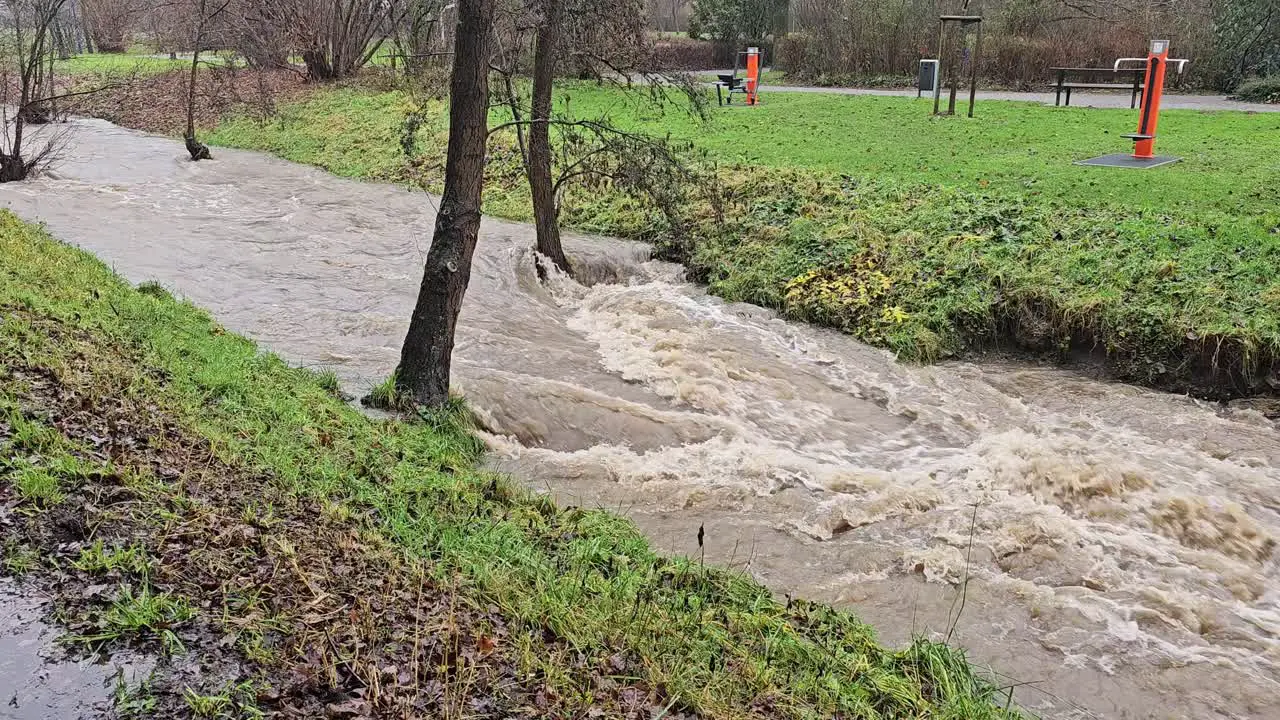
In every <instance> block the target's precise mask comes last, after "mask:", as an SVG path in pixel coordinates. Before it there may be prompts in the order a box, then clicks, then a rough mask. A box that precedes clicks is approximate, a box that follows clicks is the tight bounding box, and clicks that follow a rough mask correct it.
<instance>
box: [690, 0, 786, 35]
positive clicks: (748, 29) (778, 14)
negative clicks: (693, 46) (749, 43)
mask: <svg viewBox="0 0 1280 720" xmlns="http://www.w3.org/2000/svg"><path fill="white" fill-rule="evenodd" d="M789 4H790V3H789V0H693V14H692V15H691V16H690V17H689V36H690V37H705V38H709V39H712V40H718V41H720V42H724V43H731V44H737V43H739V42H742V41H744V40H763V39H765V38H766V37H769V36H771V35H773V34H775V33H776V32H778V30H780V29H781V28H783V27H785V25H786V19H787V8H788V6H789Z"/></svg>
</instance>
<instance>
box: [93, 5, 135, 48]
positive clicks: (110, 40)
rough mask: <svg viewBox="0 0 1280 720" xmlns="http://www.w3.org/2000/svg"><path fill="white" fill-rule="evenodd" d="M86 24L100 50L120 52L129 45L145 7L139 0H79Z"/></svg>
mask: <svg viewBox="0 0 1280 720" xmlns="http://www.w3.org/2000/svg"><path fill="white" fill-rule="evenodd" d="M79 2H80V8H81V12H82V13H83V18H84V24H85V28H86V29H87V30H88V31H89V35H90V36H91V37H92V38H93V44H94V46H95V47H96V48H97V51H98V52H101V53H122V52H124V51H125V50H127V49H128V47H129V36H130V34H131V33H132V31H133V30H134V26H135V23H136V22H137V21H138V18H139V17H140V14H141V13H142V11H143V9H144V7H143V3H142V2H141V1H140V0H79Z"/></svg>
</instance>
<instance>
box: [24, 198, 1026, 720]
mask: <svg viewBox="0 0 1280 720" xmlns="http://www.w3.org/2000/svg"><path fill="white" fill-rule="evenodd" d="M336 389H337V388H336V380H335V379H334V377H333V376H332V375H322V374H317V373H314V372H312V371H309V370H304V369H297V368H292V367H289V366H288V365H286V364H285V363H284V362H283V361H281V360H280V359H279V358H278V357H276V356H274V355H271V354H270V353H267V352H264V351H263V350H262V349H261V348H259V347H257V346H256V345H254V343H252V342H250V341H248V340H246V339H244V338H242V337H238V336H236V335H233V334H231V333H228V332H227V331H225V330H224V329H223V328H221V327H220V326H218V325H217V324H216V323H215V322H214V321H213V320H212V319H211V318H210V317H209V316H208V315H207V314H206V313H205V312H203V311H202V310H200V309H198V308H196V307H193V306H191V305H190V304H187V303H183V302H179V301H176V300H175V299H173V298H172V297H171V296H170V295H169V294H168V293H167V292H166V291H165V290H164V289H163V288H160V287H158V286H156V285H154V284H144V285H143V286H141V287H139V288H137V289H134V288H132V287H130V286H129V285H128V284H127V283H125V282H124V281H122V280H121V279H120V278H118V277H117V276H115V275H114V274H113V273H112V272H111V270H110V269H108V268H107V267H106V266H105V265H103V264H102V263H100V262H98V261H97V260H95V259H94V258H93V257H91V256H90V255H88V254H87V253H84V252H82V251H80V250H77V249H74V248H71V247H68V246H66V245H63V244H60V243H58V242H56V241H54V240H53V239H51V238H49V237H48V236H47V235H45V234H44V232H43V231H41V230H39V229H38V228H35V227H33V226H31V225H27V224H25V223H23V222H21V221H20V220H18V219H17V218H16V217H15V216H13V215H12V214H11V213H9V212H7V211H0V515H3V516H4V517H5V518H7V519H11V521H9V520H7V521H6V522H5V523H3V524H0V560H2V561H3V562H0V575H9V574H14V573H18V572H21V573H23V574H26V575H28V576H29V577H30V578H32V579H33V581H36V582H40V581H41V579H42V578H46V579H47V578H49V577H50V576H51V575H52V576H54V577H55V578H56V585H55V586H54V587H55V588H56V590H55V591H54V600H55V602H56V603H57V607H58V618H59V619H60V621H62V622H65V623H68V624H69V626H70V627H71V628H72V629H74V630H75V631H76V634H77V635H78V639H76V638H72V639H71V640H70V641H71V642H90V643H94V644H104V643H105V644H107V645H108V646H110V647H118V646H123V645H126V644H127V645H131V646H134V647H138V646H142V647H144V648H147V649H150V650H154V651H157V652H162V651H163V652H175V651H182V650H183V649H184V645H185V651H186V652H187V653H188V654H190V655H193V656H194V657H195V659H196V661H197V662H199V663H201V664H202V665H203V664H204V663H206V662H208V663H214V664H215V668H216V667H219V665H217V663H222V664H221V665H220V667H223V668H226V667H230V668H231V672H232V673H233V674H232V675H231V676H230V677H222V676H221V675H219V673H218V672H216V671H215V672H214V673H213V675H214V677H208V678H202V677H199V676H194V675H191V674H188V672H187V670H186V669H185V668H186V667H187V664H186V663H185V662H184V663H182V664H180V665H179V666H177V667H178V668H179V669H178V670H177V671H175V673H174V675H173V676H170V675H166V673H167V672H169V670H170V668H169V667H168V666H167V665H166V664H164V663H162V664H161V665H160V670H159V671H158V672H159V674H160V675H159V680H158V681H157V684H158V687H159V689H160V690H161V691H162V693H161V694H162V695H163V697H161V698H160V699H159V702H160V703H161V705H162V707H165V705H164V703H166V702H179V703H180V702H181V701H182V698H183V697H186V701H187V702H188V703H191V702H194V701H195V700H196V699H197V698H196V696H195V695H192V694H191V691H192V690H194V691H198V695H199V696H204V697H214V698H215V700H209V702H211V703H212V702H215V701H216V702H220V703H226V704H230V703H231V702H232V701H231V700H216V697H219V696H218V695H217V693H223V694H226V693H230V692H231V688H232V686H231V685H230V683H235V688H236V689H235V693H234V694H235V695H236V696H237V697H239V698H240V699H238V700H236V701H235V702H238V703H252V702H254V698H255V697H256V698H258V701H259V702H266V703H273V702H274V703H276V705H274V706H270V705H269V706H268V707H266V708H263V709H265V710H273V709H274V710H279V709H281V707H280V705H281V704H284V705H292V704H294V703H295V702H297V703H300V704H301V706H303V707H307V705H306V703H307V702H313V704H314V701H316V700H318V701H319V706H318V707H313V709H314V712H311V713H308V716H312V717H318V716H321V715H332V714H333V713H325V712H324V710H323V707H324V703H338V702H340V701H341V700H343V699H344V698H352V697H359V698H360V699H361V700H362V701H363V702H367V703H369V704H370V711H369V712H367V713H361V714H362V715H365V716H378V717H402V716H406V715H411V716H417V717H516V716H519V717H534V716H536V717H587V716H589V715H588V711H589V710H591V709H593V708H594V710H595V711H602V712H603V713H604V715H603V716H604V717H623V716H632V715H634V714H635V713H636V712H638V711H643V713H644V715H645V716H646V717H648V716H650V715H653V716H658V715H667V714H670V715H673V716H674V715H678V714H682V713H697V714H698V715H700V716H704V717H711V718H757V717H758V718H830V717H835V716H841V717H850V718H853V717H857V718H908V717H909V718H926V717H928V718H939V719H951V720H970V719H980V718H996V717H1006V716H1008V717H1016V714H1011V715H1006V713H1004V712H1002V711H1001V710H1000V709H999V708H998V703H1000V702H1001V701H1002V700H1004V696H1003V695H1001V694H999V693H998V692H997V691H996V690H995V688H994V686H992V685H989V684H987V683H986V682H985V681H984V680H982V679H980V678H979V677H978V676H977V675H975V674H974V672H973V671H972V670H971V668H970V667H969V666H968V665H967V664H966V663H965V661H964V659H963V656H961V655H960V654H959V653H956V652H954V651H952V650H950V649H948V648H946V647H944V646H941V645H937V644H934V643H930V642H926V641H924V640H919V641H916V642H914V643H913V644H912V645H911V646H910V647H908V648H906V649H904V650H901V651H891V650H887V649H884V648H882V647H881V646H879V645H877V644H876V642H875V639H874V635H873V632H872V630H871V629H870V628H868V627H867V626H865V625H863V624H861V623H859V622H858V621H857V620H856V618H854V617H852V616H851V615H849V614H847V613H843V612H840V611H836V610H833V609H831V608H829V607H825V606H819V605H814V604H811V603H806V602H803V601H797V602H794V603H792V602H788V603H785V604H783V603H780V602H778V601H777V600H775V599H774V598H773V596H772V595H771V594H770V593H769V592H768V591H767V590H766V589H764V588H763V587H761V586H759V585H757V584H756V583H754V582H753V581H751V580H750V579H749V578H746V577H743V576H740V575H736V574H733V573H730V572H727V571H723V570H717V569H714V568H708V567H704V566H702V565H701V564H700V563H699V562H697V561H696V560H689V559H684V558H674V559H671V558H663V557H661V556H658V555H657V554H655V553H654V551H653V550H652V549H651V548H650V547H649V545H648V543H647V542H646V541H645V539H644V538H643V537H642V536H641V535H640V533H639V532H638V531H637V530H636V529H635V528H634V527H633V526H632V525H631V524H630V523H629V522H627V521H626V520H623V519H621V518H619V517H617V516H615V515H611V514H609V513H607V512H602V511H592V510H584V509H568V510H564V509H560V508H557V507H556V506H555V505H554V504H553V503H552V502H551V501H550V500H548V499H547V498H546V497H539V496H534V495H532V494H530V493H528V492H527V491H525V490H523V489H521V488H520V486H519V485H518V484H516V483H513V482H511V481H510V480H508V479H507V478H504V477H499V476H497V475H495V474H493V473H489V472H486V471H484V470H482V469H479V468H478V467H477V460H478V458H479V454H480V451H481V446H480V443H479V441H478V440H477V439H476V438H475V437H473V436H472V435H471V434H470V433H469V432H468V429H467V424H466V414H465V413H464V412H462V411H461V410H460V409H459V408H451V409H450V410H448V411H442V412H437V413H435V414H431V415H428V416H425V417H424V418H423V419H422V421H421V422H419V421H413V422H407V421H395V420H393V421H383V420H374V419H371V418H369V417H367V416H365V415H363V414H361V413H360V412H359V411H357V410H355V409H353V408H352V407H350V406H349V405H348V404H347V403H346V402H344V401H343V400H342V399H341V398H339V397H337V396H336V395H335V391H336ZM90 528H91V529H92V530H91V533H92V538H87V537H82V536H84V535H87V534H89V533H90V530H89V529H90ZM68 533H79V535H72V537H79V538H80V539H83V540H85V542H83V543H78V542H66V541H65V540H66V538H67V536H68ZM89 540H92V541H93V543H92V544H90V542H88V541H89ZM89 588H94V589H89ZM228 654H230V655H228ZM388 668H390V669H389V670H388ZM308 677H310V678H311V680H310V682H308ZM175 678H176V682H177V683H179V684H177V685H173V684H172V682H171V681H175ZM215 682H216V683H228V684H227V685H225V686H219V685H210V683H215ZM186 683H192V684H193V685H195V687H193V688H191V689H187V688H186V685H185V684H186ZM243 683H248V685H247V687H248V691H243V687H245V686H244V685H243ZM255 688H256V690H257V692H254V690H255ZM299 688H301V689H299ZM308 688H311V689H308ZM433 688H434V689H433ZM268 690H273V691H272V692H268ZM352 693H359V695H358V696H357V695H353V694H352ZM123 694H124V695H131V694H132V691H130V692H128V693H123ZM121 695H122V694H121V693H118V694H117V700H118V701H119V699H120V697H121ZM175 696H176V698H177V699H175ZM353 702H354V701H353ZM401 702H405V703H408V705H402V704H400V703H401ZM418 703H425V704H418ZM342 704H343V705H349V704H350V703H342ZM535 706H536V708H535ZM330 707H332V705H331V706H330ZM406 707H412V708H413V709H414V710H413V711H412V712H411V711H408V710H406ZM628 707H630V708H631V709H630V710H627V709H626V708H628ZM373 709H376V710H377V712H373V711H372V710H373ZM255 710H256V708H255ZM344 715H349V713H344ZM160 716H161V717H173V716H180V717H189V716H190V715H189V714H184V713H178V714H176V715H172V714H169V713H167V712H166V713H162V714H161V715H160ZM210 716H211V715H210ZM224 716H225V717H233V716H234V717H262V715H261V714H253V713H250V712H249V711H248V709H247V708H246V709H245V712H243V713H242V714H234V715H232V714H228V715H219V717H224Z"/></svg>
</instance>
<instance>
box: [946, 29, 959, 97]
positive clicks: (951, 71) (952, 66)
mask: <svg viewBox="0 0 1280 720" xmlns="http://www.w3.org/2000/svg"><path fill="white" fill-rule="evenodd" d="M952 34H953V35H954V34H955V31H954V30H953V31H952ZM950 45H951V46H952V47H949V48H947V49H948V50H950V52H949V53H947V54H948V55H950V56H951V57H950V58H948V60H949V62H948V63H947V67H948V72H947V74H948V75H950V76H951V83H950V84H951V88H950V94H949V95H948V97H947V114H948V115H955V114H956V91H957V90H958V89H959V88H958V83H959V82H960V78H958V77H957V75H959V73H957V72H956V64H957V63H956V57H955V56H956V51H957V50H958V49H959V45H960V43H958V42H953V43H950Z"/></svg>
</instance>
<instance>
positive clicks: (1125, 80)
mask: <svg viewBox="0 0 1280 720" xmlns="http://www.w3.org/2000/svg"><path fill="white" fill-rule="evenodd" d="M1051 69H1052V70H1053V71H1054V72H1055V73H1056V74H1057V77H1058V81H1057V82H1056V83H1054V84H1052V85H1050V86H1049V87H1050V88H1053V89H1054V90H1055V91H1056V93H1055V94H1054V98H1053V104H1054V106H1059V105H1062V98H1063V95H1064V94H1065V95H1066V100H1067V105H1070V104H1071V91H1072V90H1128V91H1129V93H1130V95H1129V109H1131V110H1132V109H1133V108H1136V107H1138V98H1139V97H1140V96H1141V95H1142V76H1143V74H1144V73H1145V70H1144V69H1143V68H1125V69H1123V70H1116V69H1114V68H1073V67H1056V68H1051Z"/></svg>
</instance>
